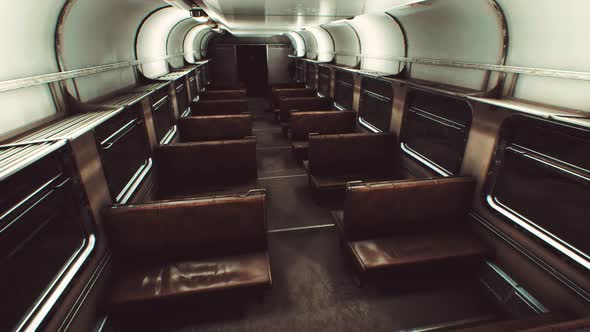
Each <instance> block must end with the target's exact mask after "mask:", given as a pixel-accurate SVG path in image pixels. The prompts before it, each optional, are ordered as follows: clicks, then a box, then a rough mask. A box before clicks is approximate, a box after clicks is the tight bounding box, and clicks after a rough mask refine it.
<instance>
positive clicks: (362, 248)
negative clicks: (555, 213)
mask: <svg viewBox="0 0 590 332" xmlns="http://www.w3.org/2000/svg"><path fill="white" fill-rule="evenodd" d="M474 188H475V181H474V180H473V179H472V178H469V177H449V178H436V179H421V180H401V181H389V182H376V183H362V182H359V183H350V184H349V185H348V187H347V190H346V199H345V202H344V211H343V212H340V213H338V212H337V213H333V216H334V219H335V221H336V224H337V226H338V229H339V231H340V234H341V239H342V242H343V244H344V247H345V250H346V251H347V252H348V254H349V255H350V257H351V259H352V261H353V263H354V266H355V268H356V271H357V272H358V274H359V276H360V277H363V278H365V277H367V276H375V275H377V274H379V273H383V272H389V273H391V272H400V273H404V274H405V273H414V272H423V271H426V270H435V271H445V270H456V269H459V271H462V269H463V268H465V270H469V269H470V268H471V267H473V266H475V265H478V264H480V263H481V262H483V261H484V260H485V259H486V258H488V257H489V256H490V254H491V251H490V249H489V248H488V247H487V246H486V245H485V244H484V243H483V242H482V241H481V240H479V239H478V238H477V237H476V236H475V235H474V234H472V233H471V232H470V231H469V226H468V224H467V220H468V218H467V213H468V211H469V210H470V208H471V202H472V199H473V193H474Z"/></svg>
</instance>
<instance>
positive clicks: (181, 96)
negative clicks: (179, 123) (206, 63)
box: [176, 77, 190, 114]
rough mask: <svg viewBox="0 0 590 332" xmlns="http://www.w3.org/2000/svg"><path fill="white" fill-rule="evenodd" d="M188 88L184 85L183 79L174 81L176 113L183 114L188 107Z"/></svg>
mask: <svg viewBox="0 0 590 332" xmlns="http://www.w3.org/2000/svg"><path fill="white" fill-rule="evenodd" d="M188 93H189V92H188V87H187V86H186V83H185V78H184V77H182V78H180V79H178V80H176V103H177V105H178V113H179V114H183V113H184V112H185V111H186V109H187V108H188V107H189V106H190V105H189V104H188V102H189V97H188Z"/></svg>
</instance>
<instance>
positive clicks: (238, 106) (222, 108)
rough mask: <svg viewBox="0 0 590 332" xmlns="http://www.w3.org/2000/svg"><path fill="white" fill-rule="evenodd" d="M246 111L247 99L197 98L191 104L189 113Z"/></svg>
mask: <svg viewBox="0 0 590 332" xmlns="http://www.w3.org/2000/svg"><path fill="white" fill-rule="evenodd" d="M246 112H248V100H247V99H229V100H199V101H197V102H193V103H192V104H191V114H192V115H194V116H199V115H226V114H240V113H246Z"/></svg>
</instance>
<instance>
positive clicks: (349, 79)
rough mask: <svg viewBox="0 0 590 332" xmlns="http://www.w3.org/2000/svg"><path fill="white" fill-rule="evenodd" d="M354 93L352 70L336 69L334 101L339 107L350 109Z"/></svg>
mask: <svg viewBox="0 0 590 332" xmlns="http://www.w3.org/2000/svg"><path fill="white" fill-rule="evenodd" d="M353 95H354V76H353V75H352V72H349V71H345V70H336V82H335V87H334V101H335V102H336V104H337V105H338V106H340V107H341V108H344V109H346V110H347V111H352V96H353Z"/></svg>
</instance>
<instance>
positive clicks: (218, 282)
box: [110, 252, 271, 305]
mask: <svg viewBox="0 0 590 332" xmlns="http://www.w3.org/2000/svg"><path fill="white" fill-rule="evenodd" d="M269 267H270V265H269V258H268V254H267V253H266V252H259V253H249V254H243V255H239V256H231V257H220V258H211V259H202V260H198V261H184V262H171V263H161V264H159V265H147V266H143V267H134V268H133V269H130V270H124V271H120V272H121V273H118V274H117V279H116V282H115V283H114V284H113V287H112V290H111V297H110V303H111V304H113V305H124V304H131V303H134V302H146V301H149V302H154V301H159V300H164V299H170V298H179V297H186V296H194V295H199V294H203V293H209V292H215V291H222V290H223V291H227V290H235V289H238V288H265V287H269V286H270V285H271V275H270V269H269Z"/></svg>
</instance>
